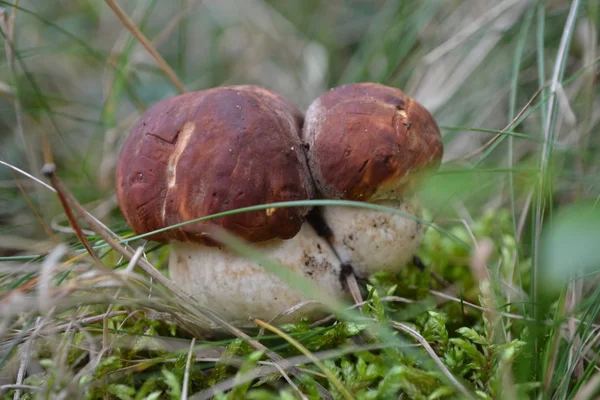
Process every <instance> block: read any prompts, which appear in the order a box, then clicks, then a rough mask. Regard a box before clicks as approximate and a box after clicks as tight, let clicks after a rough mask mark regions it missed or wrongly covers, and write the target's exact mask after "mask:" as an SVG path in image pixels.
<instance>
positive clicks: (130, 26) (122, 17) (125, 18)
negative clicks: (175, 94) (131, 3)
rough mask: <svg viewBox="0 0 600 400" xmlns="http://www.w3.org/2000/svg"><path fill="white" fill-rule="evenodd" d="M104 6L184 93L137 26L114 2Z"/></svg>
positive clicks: (182, 91)
mask: <svg viewBox="0 0 600 400" xmlns="http://www.w3.org/2000/svg"><path fill="white" fill-rule="evenodd" d="M105 1H106V4H108V6H109V7H110V8H111V9H112V10H113V11H114V13H115V15H116V16H117V18H119V19H120V20H121V22H122V23H123V25H124V26H125V27H126V28H127V29H129V31H130V32H131V34H132V35H133V36H134V37H135V38H136V39H137V40H138V41H139V42H140V43H141V44H142V46H144V47H145V48H146V50H148V53H150V55H151V56H152V57H154V60H155V61H156V63H157V64H158V67H159V68H160V69H161V70H162V71H163V72H164V73H165V75H167V77H168V78H169V79H170V80H171V82H173V84H174V85H175V87H177V89H178V90H179V92H181V93H185V88H184V87H183V83H182V82H181V81H180V80H179V78H178V77H177V75H176V74H175V71H173V69H172V68H171V67H170V66H169V64H167V62H166V61H165V59H164V58H163V57H162V56H161V55H160V53H159V52H158V51H157V50H156V49H155V48H154V46H153V45H152V42H150V41H149V40H148V38H147V37H146V36H145V35H144V34H143V33H142V31H140V29H139V28H138V27H137V25H136V24H135V23H134V22H133V21H132V20H131V18H129V16H128V15H127V14H126V13H125V11H123V9H122V8H121V7H120V6H119V5H118V4H117V3H116V2H115V0H105Z"/></svg>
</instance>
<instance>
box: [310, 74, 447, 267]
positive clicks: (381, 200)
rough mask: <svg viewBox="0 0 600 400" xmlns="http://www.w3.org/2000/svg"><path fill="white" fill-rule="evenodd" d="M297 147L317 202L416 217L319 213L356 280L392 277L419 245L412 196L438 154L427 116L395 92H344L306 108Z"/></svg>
mask: <svg viewBox="0 0 600 400" xmlns="http://www.w3.org/2000/svg"><path fill="white" fill-rule="evenodd" d="M303 141H304V144H305V146H306V148H307V157H308V165H309V168H310V171H311V173H312V175H313V178H314V181H315V184H316V186H317V189H318V191H319V192H320V193H321V195H322V196H323V197H325V198H329V199H343V200H355V201H364V202H369V203H374V204H379V205H383V206H388V207H393V208H396V209H398V210H399V211H401V212H403V213H406V214H411V215H415V216H416V217H417V218H409V217H406V216H402V215H397V214H392V213H389V212H385V211H380V210H367V209H364V208H356V207H342V206H326V207H323V209H322V210H321V212H322V217H323V219H324V221H325V223H326V224H327V225H328V226H329V229H330V230H331V232H332V236H331V238H330V242H331V244H332V246H333V248H334V249H335V251H336V253H337V255H338V256H339V258H340V260H341V261H342V262H343V263H346V264H350V265H351V266H352V268H353V270H354V273H355V274H356V276H358V277H359V278H366V277H368V276H369V275H371V274H372V273H374V272H378V271H389V272H397V271H398V270H399V269H400V268H402V267H403V266H404V265H406V264H407V263H408V262H409V261H410V260H411V259H412V258H413V256H414V255H415V253H416V251H417V249H418V247H419V244H420V241H421V235H422V225H421V223H419V221H418V216H419V215H420V209H421V208H420V204H419V201H418V199H417V198H416V195H415V194H414V192H415V189H416V188H417V186H418V185H419V184H420V183H422V182H423V181H424V176H425V175H427V173H430V172H431V171H432V170H435V169H437V167H438V166H439V164H440V162H441V158H442V154H443V144H442V139H441V135H440V131H439V128H438V126H437V124H436V122H435V120H434V119H433V117H432V116H431V114H430V113H429V112H428V111H427V110H426V109H425V108H424V107H423V106H422V105H421V104H419V103H417V102H416V101H415V100H414V99H411V98H410V97H408V96H407V95H406V94H404V93H403V92H402V91H401V90H399V89H396V88H391V87H387V86H383V85H380V84H375V83H356V84H348V85H344V86H340V87H338V88H335V89H332V90H330V91H329V92H327V93H325V94H323V95H322V96H321V97H319V98H318V99H316V100H315V101H314V102H313V103H312V104H311V105H310V107H309V108H308V111H307V112H306V119H305V125H304V128H303Z"/></svg>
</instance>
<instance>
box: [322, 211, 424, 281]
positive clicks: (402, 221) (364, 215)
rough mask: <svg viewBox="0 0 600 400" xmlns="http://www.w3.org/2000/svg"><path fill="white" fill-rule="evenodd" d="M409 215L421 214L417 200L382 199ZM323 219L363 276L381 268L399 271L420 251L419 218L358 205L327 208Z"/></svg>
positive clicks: (340, 249)
mask: <svg viewBox="0 0 600 400" xmlns="http://www.w3.org/2000/svg"><path fill="white" fill-rule="evenodd" d="M376 204H379V205H382V206H386V207H393V208H396V209H397V210H398V211H401V212H403V213H405V214H409V215H414V216H416V217H417V218H418V217H419V216H420V208H421V207H420V204H419V202H418V201H417V200H416V199H410V200H407V201H403V202H399V201H380V202H377V203H376ZM323 218H324V219H325V222H326V223H327V225H328V226H329V228H330V229H331V230H332V232H333V237H334V240H333V246H334V248H335V250H336V252H337V254H338V255H339V257H340V259H341V261H342V262H344V263H348V264H350V265H352V267H353V269H354V273H355V274H356V276H358V277H359V278H368V277H369V276H370V275H371V274H374V273H375V272H379V271H388V272H391V273H396V272H398V271H399V270H400V269H401V268H402V267H404V266H405V265H406V264H407V263H408V262H410V261H411V259H412V258H413V256H414V255H415V254H416V252H417V250H418V249H419V245H420V243H421V236H422V233H423V228H422V224H421V223H420V222H418V221H417V220H415V219H413V218H410V217H405V216H401V215H397V214H392V213H390V212H386V211H376V210H369V209H364V208H356V207H341V206H327V207H323Z"/></svg>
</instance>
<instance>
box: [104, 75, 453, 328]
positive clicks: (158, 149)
mask: <svg viewBox="0 0 600 400" xmlns="http://www.w3.org/2000/svg"><path fill="white" fill-rule="evenodd" d="M442 152H443V146H442V141H441V136H440V133H439V129H438V127H437V125H436V123H435V121H434V119H433V117H432V116H431V114H430V113H429V112H428V111H427V110H426V109H425V108H424V107H423V106H422V105H420V104H419V103H417V102H416V101H415V100H413V99H411V98H409V97H408V96H406V95H405V94H404V93H403V92H402V91H400V90H399V89H395V88H391V87H386V86H383V85H379V84H374V83H359V84H349V85H344V86H341V87H338V88H335V89H332V90H330V91H329V92H327V93H325V94H323V95H322V96H321V97H319V98H318V99H316V100H315V101H314V102H313V103H312V104H311V105H310V107H309V108H308V110H307V112H306V117H305V118H304V117H303V115H302V113H301V112H300V111H299V110H298V109H297V108H296V107H295V106H294V105H293V104H292V103H290V102H289V101H287V100H285V99H284V98H282V97H281V96H279V95H277V94H275V93H273V92H271V91H268V90H266V89H263V88H260V87H256V86H231V87H219V88H214V89H209V90H204V91H200V92H195V93H188V94H183V95H179V96H176V97H172V98H169V99H166V100H163V101H161V102H159V103H157V104H156V105H154V106H153V107H151V108H150V109H149V110H148V111H147V112H146V113H145V114H144V115H143V116H142V118H141V119H140V120H139V122H138V123H137V124H136V125H135V127H134V128H133V130H132V131H131V133H130V135H129V137H128V138H127V140H126V142H125V144H124V146H123V148H122V150H121V154H120V158H119V162H118V166H117V174H116V188H117V197H118V201H119V204H120V207H121V210H122V212H123V215H124V216H125V218H126V219H127V221H128V222H129V224H130V225H131V227H132V228H133V230H134V231H135V232H137V233H139V234H142V233H147V232H151V231H154V230H157V229H160V228H164V227H168V226H171V225H174V224H178V223H181V222H184V221H189V220H192V219H195V218H199V217H203V216H207V215H211V214H215V213H219V212H223V211H227V210H233V209H237V208H241V207H248V206H253V205H258V204H269V203H274V202H281V201H294V200H307V199H313V198H315V197H321V198H327V199H345V200H357V201H365V202H371V203H377V204H382V205H386V206H391V207H395V208H397V209H399V210H401V211H403V212H406V213H408V214H413V215H415V214H418V213H419V204H418V201H417V200H415V199H414V197H412V193H413V191H414V186H415V184H416V183H417V181H419V180H422V179H421V178H420V176H421V175H422V173H423V172H425V171H427V170H432V169H435V168H437V167H438V165H439V163H440V161H441V157H442ZM310 211H311V209H310V207H291V208H269V209H266V210H261V211H253V212H247V213H240V214H234V215H229V216H225V217H221V218H218V219H213V220H210V221H206V222H203V223H192V224H187V225H183V226H181V227H179V228H174V229H170V230H167V231H164V232H161V233H158V234H155V235H153V236H151V237H150V238H151V239H153V240H157V241H161V242H170V244H171V250H170V259H169V274H170V277H171V279H172V280H173V281H175V283H177V284H178V285H180V286H181V288H182V289H183V290H185V291H186V292H188V293H189V294H190V295H192V296H193V297H195V298H196V299H197V300H198V301H199V302H200V303H201V304H203V305H205V306H207V307H209V308H211V309H212V310H213V311H216V312H217V313H219V314H220V315H221V316H222V317H223V318H225V319H226V320H228V321H229V322H231V323H233V324H236V325H239V326H244V325H246V324H248V320H249V318H250V317H253V318H260V319H264V320H270V319H271V318H273V317H275V316H277V315H278V314H280V313H282V312H284V311H286V310H288V309H290V308H291V307H293V306H294V305H296V304H298V303H301V302H302V301H304V300H306V299H305V298H304V297H303V296H302V295H301V294H300V293H299V292H297V291H296V290H294V289H293V288H291V287H289V286H288V285H287V284H285V283H284V282H283V281H281V280H280V279H279V278H278V277H276V276H273V275H271V274H269V273H268V272H267V271H265V270H264V269H263V268H262V267H261V266H260V265H258V264H256V263H254V262H252V261H250V260H247V259H244V258H242V257H239V256H237V255H235V254H233V253H231V252H230V251H228V250H227V249H226V248H223V247H220V246H219V245H218V243H216V242H215V241H214V240H211V237H210V235H209V234H208V233H207V228H206V227H207V224H208V225H213V226H214V225H216V226H219V227H221V228H224V229H226V230H228V231H229V232H231V233H233V234H235V235H237V236H239V237H241V238H243V239H245V240H247V241H249V242H252V243H254V244H255V245H256V246H257V247H258V248H259V249H260V250H261V251H262V253H263V254H264V256H265V257H267V258H269V259H272V260H273V261H276V262H278V263H279V264H281V265H284V266H286V267H288V268H290V269H291V270H294V271H295V272H297V273H299V274H302V275H304V276H305V277H306V278H308V279H309V280H311V281H312V282H314V284H315V285H316V286H317V288H318V289H320V290H323V291H326V292H327V293H328V294H330V295H333V296H334V297H337V298H342V297H345V296H346V295H347V288H346V285H345V284H344V280H343V279H342V278H343V276H342V275H343V274H344V273H345V271H343V270H344V268H343V267H342V266H343V265H349V266H351V267H352V270H353V273H354V274H355V275H356V276H357V277H359V278H366V277H368V276H369V275H371V274H372V273H374V272H377V271H390V272H394V271H398V270H399V269H400V268H402V267H403V266H404V265H405V264H406V263H407V262H408V261H409V260H410V259H411V258H412V257H413V255H414V254H415V252H416V250H417V248H418V246H419V243H420V239H421V224H419V223H418V221H417V220H416V219H414V218H408V217H403V216H400V215H396V214H391V213H386V212H381V211H374V210H366V209H362V208H354V207H342V206H326V207H323V208H322V210H321V215H322V220H324V222H325V224H326V225H327V226H328V228H329V229H330V233H331V235H329V237H328V238H325V237H322V236H320V235H319V234H318V233H317V231H316V230H315V228H314V227H313V226H312V225H311V224H309V223H308V222H306V218H307V215H308V214H309V212H310ZM323 312H324V310H323V309H322V307H321V306H319V305H316V304H314V303H309V304H307V305H306V306H304V307H301V308H299V309H298V310H297V311H295V312H294V313H292V314H290V315H286V316H284V317H283V318H281V319H279V320H278V321H277V322H278V323H283V322H292V321H297V320H298V319H299V318H301V317H305V316H306V317H310V318H315V317H318V316H320V315H322V313H323Z"/></svg>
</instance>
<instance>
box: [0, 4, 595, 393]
mask: <svg viewBox="0 0 600 400" xmlns="http://www.w3.org/2000/svg"><path fill="white" fill-rule="evenodd" d="M109 3H114V2H111V1H110V0H109V1H106V2H104V1H100V0H96V1H93V0H77V1H61V0H47V1H43V2H40V1H26V0H21V1H20V2H17V4H16V5H15V4H14V2H12V1H2V0H0V6H2V7H3V9H2V15H0V27H1V28H2V29H1V30H0V32H1V34H2V39H3V43H4V44H5V46H4V51H3V52H2V51H0V95H1V96H0V129H1V132H2V134H1V135H0V313H1V315H0V395H2V396H4V398H7V399H8V398H21V399H29V398H69V397H70V398H86V399H179V398H194V399H203V398H211V397H215V398H217V399H246V398H247V399H299V398H310V399H312V398H315V399H317V398H333V399H346V398H357V399H397V398H405V399H454V398H470V399H521V398H538V399H551V398H552V399H554V398H555V399H593V398H597V397H598V396H599V395H600V372H599V371H600V363H599V358H598V357H599V353H600V344H599V341H600V336H599V335H598V331H599V330H600V285H599V284H598V282H599V281H600V276H599V272H600V200H599V199H600V156H599V154H600V136H599V135H598V134H597V132H598V123H599V121H600V113H599V110H600V97H599V96H598V95H599V94H600V90H599V86H598V85H597V84H596V81H597V78H598V71H599V68H600V67H599V60H600V59H599V56H600V51H599V50H600V49H599V47H598V26H599V24H598V22H599V18H600V15H599V10H600V9H599V2H598V1H597V0H587V1H579V0H572V1H567V0H552V1H551V0H548V1H544V0H537V1H536V0H534V1H521V0H516V1H512V0H502V1H492V0H448V1H435V0H427V1H421V0H387V1H384V0H374V1H359V0H356V1H350V0H344V1H325V0H285V1H275V0H249V1H239V2H234V1H233V0H226V1H209V0H205V1H200V0H173V1H157V0H138V1H123V0H121V1H120V2H118V3H119V4H120V5H121V7H123V9H124V11H125V13H126V14H127V15H129V16H130V17H131V20H132V21H133V22H134V24H135V26H136V27H137V28H138V29H139V30H140V32H142V33H143V35H145V37H147V38H148V39H149V40H150V41H151V42H152V46H153V48H154V49H156V50H157V51H158V53H160V54H161V55H162V57H164V60H165V61H166V64H168V66H170V68H172V70H173V71H174V73H175V75H176V78H169V76H168V73H167V70H166V69H165V67H164V66H163V67H161V65H160V63H157V61H156V60H155V58H153V57H152V56H151V55H150V54H149V53H148V51H147V50H146V49H145V48H144V47H143V46H142V45H141V44H140V42H139V35H138V36H137V37H136V36H135V35H132V34H131V32H130V31H129V30H128V29H127V28H125V27H124V25H123V23H122V22H121V21H120V20H119V19H118V18H117V17H116V16H115V12H114V11H113V10H112V9H111V7H109ZM178 80H181V81H182V82H183V84H184V86H185V88H186V90H188V91H191V90H200V89H204V88H209V87H214V86H219V85H229V84H242V83H253V84H259V85H263V86H266V87H269V88H271V89H273V90H275V91H277V92H279V93H281V94H282V95H284V96H286V97H287V98H289V99H291V100H293V101H294V102H296V103H297V104H298V105H299V106H300V107H302V108H306V106H307V105H308V104H309V103H310V102H311V100H312V99H314V98H315V97H317V96H318V95H319V94H321V93H322V92H323V91H325V90H327V89H328V88H330V87H333V86H337V85H339V84H341V83H346V82H358V81H374V82H381V83H384V84H387V85H390V86H395V87H399V88H402V89H403V90H405V91H406V92H407V93H408V94H409V95H411V96H412V97H415V98H416V99H417V100H418V101H419V102H421V103H423V104H424V105H425V106H426V107H427V108H428V109H429V110H431V112H432V113H433V115H434V116H435V118H436V120H437V121H438V123H439V125H440V127H441V130H442V133H443V135H444V144H445V157H444V164H443V165H442V167H441V169H440V171H439V172H438V173H437V174H436V175H435V176H434V177H433V178H432V179H431V180H430V181H429V182H428V184H427V185H426V187H425V188H424V189H423V193H422V198H423V201H424V204H425V206H426V215H425V217H424V220H425V222H426V226H427V229H426V233H425V236H424V238H423V242H422V245H421V249H420V252H419V257H420V259H421V260H422V261H423V264H424V267H423V266H421V265H408V266H407V267H406V268H405V269H404V270H403V271H402V272H401V273H399V274H398V275H397V276H392V275H386V274H377V275H375V276H372V277H371V278H370V279H369V281H368V282H361V283H362V286H363V289H364V292H363V295H364V298H365V302H364V304H360V305H359V306H356V307H349V306H348V305H347V304H328V305H329V306H330V308H331V309H332V317H330V318H327V319H325V320H322V321H318V322H315V323H312V322H309V321H303V322H302V323H299V324H295V325H284V326H277V324H273V325H270V324H268V323H265V322H262V321H256V322H257V327H256V329H252V330H249V331H247V332H241V331H237V330H235V329H233V328H232V327H228V326H221V328H220V329H219V330H217V331H214V330H211V329H209V327H211V326H216V325H215V324H217V323H218V319H217V317H216V316H215V315H214V314H213V313H211V311H210V310H208V309H204V308H201V307H199V306H198V305H197V304H196V303H194V302H193V301H192V300H190V299H186V298H182V297H181V296H180V295H179V293H177V290H176V288H173V287H171V286H169V283H168V281H162V280H160V278H161V276H160V275H159V273H161V274H163V275H165V276H166V275H167V270H166V262H167V259H168V248H167V246H164V245H161V244H158V243H155V242H151V241H147V240H146V239H145V237H144V236H135V235H134V233H133V232H131V230H130V229H129V227H128V226H127V224H126V223H125V221H124V219H123V217H122V216H121V214H120V212H119V209H118V206H117V204H116V200H115V196H114V187H113V177H114V167H115V163H116V156H117V154H118V150H119V148H120V145H121V144H122V142H123V140H124V138H125V137H126V135H127V132H128V130H129V129H130V128H131V126H132V124H133V123H134V122H135V121H136V119H137V117H139V115H140V114H141V113H142V112H143V111H144V110H145V109H146V108H147V107H149V106H150V105H152V104H153V103H154V102H156V101H158V100H159V99H162V98H165V97H168V96H171V95H174V94H177V93H178V88H177V85H178V84H177V82H178ZM47 163H54V164H55V166H56V176H57V177H58V178H59V179H60V182H58V181H57V180H56V179H52V180H50V179H48V178H47V177H44V176H43V174H42V172H41V171H42V167H43V165H44V164H47ZM57 184H58V185H59V188H60V187H61V186H60V185H62V187H64V188H65V190H64V191H63V190H61V193H62V196H63V199H64V196H67V198H66V200H65V202H66V204H67V205H68V209H69V210H72V216H69V215H66V213H65V211H64V209H63V208H62V206H61V202H60V199H59V196H57V194H56V193H55V192H54V191H55V189H54V188H55V187H57ZM69 193H71V194H72V196H73V197H74V199H76V200H77V202H78V203H80V204H82V205H83V208H84V209H85V210H87V211H89V212H90V213H91V214H92V215H93V216H94V217H96V218H98V220H100V221H102V225H99V224H98V223H94V221H93V220H90V218H89V217H86V216H85V215H84V214H83V213H82V212H81V210H79V209H78V208H77V206H78V204H77V203H75V202H74V201H73V199H70V198H69V197H68V196H69ZM332 203H335V202H334V201H313V202H312V204H315V205H319V204H321V205H322V204H332ZM338 203H340V202H338ZM295 204H296V205H298V204H301V203H295ZM340 204H342V203H340ZM345 204H350V203H345ZM293 205H294V204H280V205H279V206H282V207H283V206H286V207H289V206H293ZM351 205H352V206H355V207H367V208H368V207H371V208H373V206H372V205H367V204H361V203H353V204H351ZM272 206H273V205H268V206H258V208H260V207H263V208H266V207H272ZM243 211H244V210H237V211H233V212H243ZM212 217H215V216H212ZM103 226H104V227H103ZM74 227H75V229H81V231H80V235H79V236H80V237H79V238H78V237H77V235H76V234H75V232H74ZM222 239H223V241H224V242H225V243H226V244H227V245H228V246H229V247H230V248H231V249H233V250H234V251H236V252H238V253H240V254H242V255H244V256H247V257H250V258H252V259H255V260H260V261H261V262H262V264H263V266H264V267H265V268H266V269H267V270H269V271H271V272H272V273H274V274H277V275H278V276H280V277H281V278H282V279H284V280H285V279H290V277H289V276H287V275H286V274H285V273H284V270H282V269H281V268H279V267H278V266H277V265H276V264H273V263H272V262H270V261H269V260H263V259H261V257H262V256H261V254H260V252H258V251H256V250H255V249H253V248H252V247H249V246H248V245H246V244H245V243H242V242H240V241H239V240H237V239H236V238H234V237H228V236H226V237H223V238H222ZM82 240H83V241H82ZM117 242H118V243H117ZM119 243H120V244H119ZM117 246H121V247H120V248H121V249H124V250H123V251H125V252H126V253H127V254H128V255H129V256H132V255H133V261H134V262H131V261H130V260H129V258H130V257H123V256H122V255H121V254H120V253H119V252H118V251H116V250H115V247H117ZM86 247H88V248H89V250H90V251H91V252H92V253H93V254H95V255H96V258H94V257H92V256H90V254H89V253H88V252H87V251H86ZM134 253H135V254H134ZM136 263H137V265H136ZM294 284H295V285H297V286H298V287H299V288H300V290H303V291H305V292H308V293H312V291H313V288H312V287H311V285H310V284H309V283H308V282H300V283H298V282H294Z"/></svg>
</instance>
